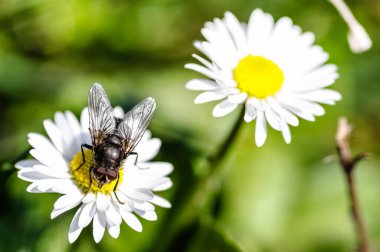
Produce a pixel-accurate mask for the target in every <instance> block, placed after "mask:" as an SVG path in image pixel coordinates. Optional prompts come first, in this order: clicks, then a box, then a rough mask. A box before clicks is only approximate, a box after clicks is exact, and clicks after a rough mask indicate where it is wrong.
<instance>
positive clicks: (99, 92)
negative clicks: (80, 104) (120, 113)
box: [88, 83, 116, 146]
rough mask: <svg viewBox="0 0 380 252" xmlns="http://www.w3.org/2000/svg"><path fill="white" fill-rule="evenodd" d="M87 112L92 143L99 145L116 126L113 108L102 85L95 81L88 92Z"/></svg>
mask: <svg viewBox="0 0 380 252" xmlns="http://www.w3.org/2000/svg"><path fill="white" fill-rule="evenodd" d="M88 113H89V116H90V133H91V139H92V144H93V145H94V146H97V145H99V144H100V143H102V141H103V140H104V138H105V135H106V134H110V133H112V132H113V130H114V129H115V126H116V122H115V118H114V116H113V115H114V114H113V109H112V106H111V103H110V100H109V99H108V96H107V94H106V91H104V89H103V87H102V85H100V84H97V83H95V84H94V85H92V87H91V88H90V91H89V94H88Z"/></svg>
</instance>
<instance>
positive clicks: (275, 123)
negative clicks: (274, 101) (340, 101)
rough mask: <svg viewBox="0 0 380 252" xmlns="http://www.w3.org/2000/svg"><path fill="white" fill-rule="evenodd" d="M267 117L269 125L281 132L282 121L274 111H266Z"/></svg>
mask: <svg viewBox="0 0 380 252" xmlns="http://www.w3.org/2000/svg"><path fill="white" fill-rule="evenodd" d="M265 117H266V120H267V121H268V123H269V125H270V126H271V127H272V128H273V129H275V130H278V131H280V130H281V120H280V118H279V117H278V115H277V114H276V113H275V112H273V111H272V109H270V108H268V109H266V110H265Z"/></svg>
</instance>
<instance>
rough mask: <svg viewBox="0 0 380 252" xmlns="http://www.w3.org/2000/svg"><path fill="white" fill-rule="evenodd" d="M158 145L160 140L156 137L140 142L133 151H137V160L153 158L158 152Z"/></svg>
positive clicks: (159, 145) (142, 160)
mask: <svg viewBox="0 0 380 252" xmlns="http://www.w3.org/2000/svg"><path fill="white" fill-rule="evenodd" d="M160 147H161V140H160V139H158V138H151V139H149V140H147V141H145V142H140V143H139V144H138V145H137V147H136V149H135V152H137V153H138V161H139V162H144V161H148V160H151V159H153V158H154V157H155V156H156V155H157V154H158V152H159V150H160ZM131 158H136V157H131Z"/></svg>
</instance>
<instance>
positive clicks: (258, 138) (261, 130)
mask: <svg viewBox="0 0 380 252" xmlns="http://www.w3.org/2000/svg"><path fill="white" fill-rule="evenodd" d="M266 139H267V124H266V122H265V117H264V112H263V111H261V110H258V111H257V119H256V130H255V142H256V145H257V146H258V147H261V146H263V144H264V143H265V140H266Z"/></svg>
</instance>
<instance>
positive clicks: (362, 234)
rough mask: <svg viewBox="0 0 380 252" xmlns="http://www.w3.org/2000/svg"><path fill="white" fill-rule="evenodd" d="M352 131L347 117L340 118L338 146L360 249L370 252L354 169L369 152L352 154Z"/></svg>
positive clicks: (360, 250)
mask: <svg viewBox="0 0 380 252" xmlns="http://www.w3.org/2000/svg"><path fill="white" fill-rule="evenodd" d="M351 133H352V126H351V125H350V124H349V123H348V121H347V119H346V118H345V117H341V118H339V122H338V129H337V132H336V135H335V142H336V147H337V151H338V155H339V159H340V163H341V165H342V168H343V171H344V174H345V175H346V180H347V185H348V190H349V197H350V202H351V212H352V218H353V221H354V223H355V227H356V232H357V235H358V243H359V244H358V251H359V252H369V251H370V250H369V245H368V238H367V234H366V231H365V228H364V223H363V219H362V217H361V213H360V210H359V202H358V198H357V193H356V187H355V181H354V176H353V171H354V168H355V165H356V164H357V163H358V162H359V161H360V160H362V159H364V158H367V157H368V153H360V154H358V155H356V156H354V157H352V154H351V148H350V143H349V139H350V136H351Z"/></svg>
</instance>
